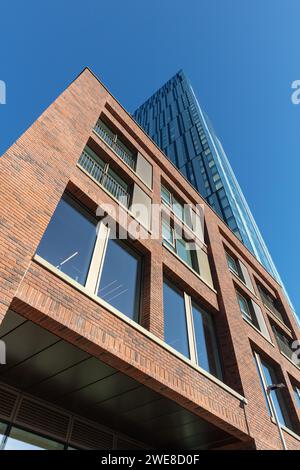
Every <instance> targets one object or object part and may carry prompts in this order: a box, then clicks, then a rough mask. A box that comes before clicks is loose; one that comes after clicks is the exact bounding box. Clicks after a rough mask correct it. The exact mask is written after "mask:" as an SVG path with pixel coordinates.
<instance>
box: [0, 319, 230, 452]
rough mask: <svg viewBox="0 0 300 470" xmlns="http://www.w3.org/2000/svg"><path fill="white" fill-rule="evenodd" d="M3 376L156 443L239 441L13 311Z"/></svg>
mask: <svg viewBox="0 0 300 470" xmlns="http://www.w3.org/2000/svg"><path fill="white" fill-rule="evenodd" d="M0 339H1V340H3V341H4V342H5V344H6V350H7V363H6V365H1V366H0V382H2V383H4V384H7V385H9V386H13V387H16V388H17V389H18V390H21V391H23V392H26V394H29V395H32V396H33V397H36V398H39V399H43V400H46V401H47V402H48V403H51V404H52V405H55V406H58V407H61V408H62V409H64V410H68V411H70V412H72V413H76V414H77V415H80V416H82V417H85V418H87V419H91V420H93V421H96V422H97V423H100V424H103V425H106V426H109V427H110V428H112V429H115V430H116V431H118V432H123V433H125V434H126V435H128V436H130V437H131V438H133V439H138V440H139V441H142V442H144V443H147V445H149V446H150V447H153V448H156V449H161V448H164V449H166V448H173V449H208V448H218V447H221V446H226V445H230V444H234V443H238V441H237V440H236V438H234V437H233V436H232V435H230V434H228V433H227V432H225V431H224V430H222V429H220V428H218V427H217V426H215V425H213V424H212V423H209V422H208V421H205V420H203V419H201V418H200V417H198V416H197V415H195V414H193V413H191V412H190V411H188V410H186V409H184V408H183V407H181V406H180V405H178V404H177V403H175V402H174V401H172V400H170V399H167V398H165V397H163V396H162V395H160V394H159V393H157V392H155V391H154V390H152V389H150V388H148V387H146V386H145V385H143V384H141V383H139V382H137V381H136V380H134V379H132V378H131V377H129V376H128V375H126V374H125V373H124V372H121V371H119V370H116V369H115V368H112V367H111V366H109V365H107V364H105V363H104V362H101V361H100V360H99V359H98V358H95V357H92V356H91V355H89V354H88V353H86V352H85V351H83V350H82V349H80V348H78V347H76V346H74V345H72V344H70V343H68V342H67V341H66V340H64V339H61V338H60V337H58V336H57V335H54V334H52V333H51V332H49V331H48V330H46V329H44V328H42V327H41V326H39V325H37V324H35V323H33V322H32V321H30V320H28V319H26V318H24V317H22V316H20V315H19V314H17V313H16V312H14V311H11V310H10V311H8V313H7V314H6V316H5V318H4V321H3V323H2V324H1V325H0Z"/></svg>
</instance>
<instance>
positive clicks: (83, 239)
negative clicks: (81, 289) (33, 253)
mask: <svg viewBox="0 0 300 470" xmlns="http://www.w3.org/2000/svg"><path fill="white" fill-rule="evenodd" d="M96 226H97V221H96V220H95V219H93V217H91V216H90V215H89V213H88V212H87V211H85V210H84V209H82V208H81V206H80V205H79V204H77V203H75V202H74V201H73V200H72V199H71V198H70V197H68V196H64V197H63V198H62V199H61V201H60V202H59V204H58V206H57V208H56V210H55V212H54V214H53V217H52V219H51V221H50V223H49V225H48V227H47V230H46V232H45V234H44V236H43V238H42V240H41V243H40V245H39V247H38V249H37V254H38V255H39V256H41V257H42V258H44V259H45V260H46V261H48V262H49V263H51V264H52V265H53V266H55V267H56V268H57V269H59V270H60V271H62V272H63V273H65V274H67V275H68V276H70V277H71V278H72V279H74V280H75V281H77V282H79V283H80V284H82V285H85V282H86V279H87V274H88V270H89V266H90V261H91V257H92V253H93V250H94V246H95V242H96V236H97V234H96Z"/></svg>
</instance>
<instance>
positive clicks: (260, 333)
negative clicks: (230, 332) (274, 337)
mask: <svg viewBox="0 0 300 470" xmlns="http://www.w3.org/2000/svg"><path fill="white" fill-rule="evenodd" d="M242 318H243V320H244V321H245V322H246V323H247V324H248V325H249V326H251V328H253V329H254V330H255V331H256V333H258V334H259V335H260V336H261V337H262V338H264V339H265V340H266V341H268V343H269V344H270V345H271V346H273V348H275V345H274V343H272V341H271V340H269V338H267V337H266V336H265V335H264V334H262V332H261V331H260V330H259V329H258V328H257V327H256V326H255V325H253V323H251V321H250V320H247V318H245V317H242Z"/></svg>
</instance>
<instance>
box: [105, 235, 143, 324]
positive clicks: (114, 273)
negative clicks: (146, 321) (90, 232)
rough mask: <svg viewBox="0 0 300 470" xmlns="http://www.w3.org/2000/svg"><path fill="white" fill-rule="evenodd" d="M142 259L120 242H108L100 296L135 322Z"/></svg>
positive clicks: (137, 309) (137, 311)
mask: <svg viewBox="0 0 300 470" xmlns="http://www.w3.org/2000/svg"><path fill="white" fill-rule="evenodd" d="M140 264H141V263H140V258H139V256H137V255H136V254H135V253H134V252H133V251H132V250H130V249H129V248H128V247H127V246H126V245H125V243H123V242H121V241H120V240H112V239H110V240H109V241H108V245H107V249H106V253H105V258H104V264H103V269H102V273H101V278H100V284H99V289H98V296H99V297H100V298H101V299H103V300H105V301H106V302H107V303H109V304H110V305H112V306H113V307H115V308H116V309H118V310H120V312H122V313H124V314H125V315H127V316H128V317H129V318H131V319H133V320H138V313H139V300H140V272H139V271H140Z"/></svg>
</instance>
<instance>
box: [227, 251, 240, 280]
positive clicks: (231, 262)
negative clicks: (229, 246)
mask: <svg viewBox="0 0 300 470" xmlns="http://www.w3.org/2000/svg"><path fill="white" fill-rule="evenodd" d="M226 257H227V263H228V267H229V269H231V271H233V272H234V273H235V274H236V275H237V276H238V277H239V278H240V279H241V280H242V281H243V275H242V272H241V268H240V265H239V262H238V260H237V259H236V258H233V256H231V255H230V254H228V253H226Z"/></svg>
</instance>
